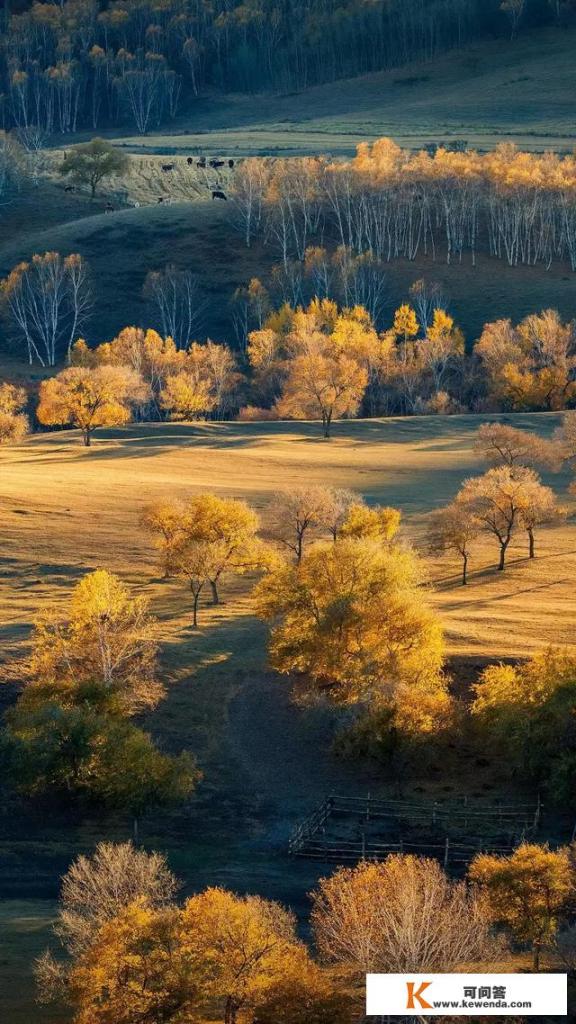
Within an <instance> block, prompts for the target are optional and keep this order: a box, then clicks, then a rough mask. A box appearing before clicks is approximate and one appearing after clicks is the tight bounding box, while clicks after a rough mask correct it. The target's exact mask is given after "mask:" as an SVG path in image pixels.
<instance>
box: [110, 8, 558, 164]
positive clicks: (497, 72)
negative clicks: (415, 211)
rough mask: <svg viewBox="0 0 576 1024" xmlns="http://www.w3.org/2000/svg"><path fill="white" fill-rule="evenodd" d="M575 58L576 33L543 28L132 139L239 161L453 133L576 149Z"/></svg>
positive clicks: (207, 110)
mask: <svg viewBox="0 0 576 1024" xmlns="http://www.w3.org/2000/svg"><path fill="white" fill-rule="evenodd" d="M575 52H576V29H574V28H572V29H565V30H555V29H550V30H546V31H542V30H541V31H539V32H534V33H531V34H527V35H526V36H520V38H519V39H517V40H515V41H513V42H510V41H508V40H502V39H499V40H495V41H489V42H482V43H477V44H475V45H474V46H470V47H469V48H467V49H465V50H461V51H455V52H453V53H450V54H448V55H446V56H444V57H441V58H438V59H436V60H434V61H431V62H429V63H418V64H412V65H408V66H406V67H404V68H401V69H395V70H392V71H387V72H382V73H378V74H372V75H367V76H364V77H361V78H354V79H351V80H349V81H338V82H334V83H331V84H329V85H323V86H318V87H315V88H312V89H309V90H307V91H304V92H301V93H298V94H293V95H289V96H277V97H274V96H267V95H258V96H256V97H246V96H237V97H226V98H204V99H201V100H199V101H198V102H197V103H195V104H194V105H193V106H192V108H191V109H190V110H189V111H188V112H187V114H186V115H185V116H184V115H182V116H181V117H180V118H179V120H178V122H177V125H176V128H175V130H174V134H175V135H176V137H169V136H168V133H157V134H150V135H148V136H146V139H142V138H141V137H131V138H127V139H125V140H124V141H125V142H126V143H128V144H129V145H130V147H131V148H132V147H133V148H140V147H142V146H144V147H145V148H152V149H154V148H155V147H160V148H161V147H163V146H164V147H165V146H166V145H167V144H168V142H169V145H170V146H172V147H174V148H179V147H184V148H186V149H188V148H189V149H191V150H193V149H199V150H205V151H207V152H208V151H218V152H222V153H225V152H226V153H228V152H230V153H232V154H234V153H240V154H244V153H261V154H267V153H278V152H281V153H313V152H324V151H326V150H328V151H330V152H332V153H334V154H343V153H350V152H352V151H353V149H354V146H355V145H356V143H357V142H358V141H360V140H362V139H368V138H375V137H378V136H380V135H392V136H393V137H394V138H395V139H397V141H399V142H402V143H407V144H409V145H414V146H417V145H420V144H421V143H422V142H425V141H429V140H434V141H439V140H442V139H444V138H449V137H451V136H452V137H459V138H465V139H468V141H469V142H470V144H471V145H472V144H473V145H477V146H479V147H481V148H484V147H488V146H491V145H494V144H495V143H496V142H498V141H502V140H503V139H512V140H514V141H517V142H518V144H519V145H520V146H524V147H526V148H529V149H530V148H534V149H542V148H546V147H557V148H561V149H571V148H572V146H573V145H574V141H576V123H575V119H574V96H575V94H576V62H575V61H574V53H575ZM171 134H172V133H171Z"/></svg>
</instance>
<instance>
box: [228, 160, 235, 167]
mask: <svg viewBox="0 0 576 1024" xmlns="http://www.w3.org/2000/svg"><path fill="white" fill-rule="evenodd" d="M228 167H230V168H232V167H234V161H233V160H229V161H228Z"/></svg>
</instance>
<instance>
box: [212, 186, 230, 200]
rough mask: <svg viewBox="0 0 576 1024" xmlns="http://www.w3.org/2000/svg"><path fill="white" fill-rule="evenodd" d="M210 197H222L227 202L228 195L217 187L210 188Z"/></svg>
mask: <svg viewBox="0 0 576 1024" xmlns="http://www.w3.org/2000/svg"><path fill="white" fill-rule="evenodd" d="M212 199H224V200H225V202H228V196H227V195H226V193H225V192H222V190H221V189H219V188H213V189H212Z"/></svg>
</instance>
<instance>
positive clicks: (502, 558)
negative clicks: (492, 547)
mask: <svg viewBox="0 0 576 1024" xmlns="http://www.w3.org/2000/svg"><path fill="white" fill-rule="evenodd" d="M508 543H509V542H508V541H504V543H503V544H502V543H501V544H500V561H499V563H498V569H499V571H500V572H502V571H503V570H504V567H505V565H506V548H507V547H508Z"/></svg>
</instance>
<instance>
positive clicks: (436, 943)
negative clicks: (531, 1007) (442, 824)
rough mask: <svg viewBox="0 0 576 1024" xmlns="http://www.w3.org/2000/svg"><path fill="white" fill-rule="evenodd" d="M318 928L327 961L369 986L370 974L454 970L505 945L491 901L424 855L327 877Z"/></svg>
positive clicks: (317, 904) (318, 904) (316, 902)
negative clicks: (493, 932)
mask: <svg viewBox="0 0 576 1024" xmlns="http://www.w3.org/2000/svg"><path fill="white" fill-rule="evenodd" d="M312 926H313V930H314V936H315V939H316V945H317V946H318V949H319V951H320V953H321V955H322V957H323V959H324V960H325V961H326V962H328V963H332V964H334V965H337V966H338V967H340V968H341V969H342V970H343V971H344V972H345V973H346V974H347V975H349V976H351V978H352V979H353V980H355V981H356V982H357V983H359V984H362V985H365V976H366V974H367V973H369V972H382V973H404V972H406V971H417V972H422V971H424V972H425V971H440V972H441V971H454V970H457V969H458V968H459V967H461V966H462V965H464V964H470V963H473V962H474V961H484V962H486V961H490V960H494V959H495V958H496V955H497V954H498V952H499V950H500V943H498V942H497V941H495V940H494V939H493V938H492V937H491V936H490V917H489V914H488V912H487V907H486V901H485V900H484V899H483V898H482V897H481V896H479V895H478V894H474V893H471V892H470V891H469V890H468V888H467V886H466V885H465V883H464V882H461V881H453V880H452V879H449V878H448V877H447V875H446V874H445V873H444V871H443V870H442V868H441V867H440V865H439V864H438V863H437V861H435V860H428V859H426V858H423V857H414V856H401V855H392V856H389V857H387V858H386V860H385V861H383V862H382V863H380V864H370V863H364V864H359V865H358V867H355V868H340V869H339V870H338V871H336V873H335V874H333V875H332V876H331V877H329V878H323V879H321V880H320V883H319V886H318V889H317V890H316V892H315V893H314V894H313V911H312Z"/></svg>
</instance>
